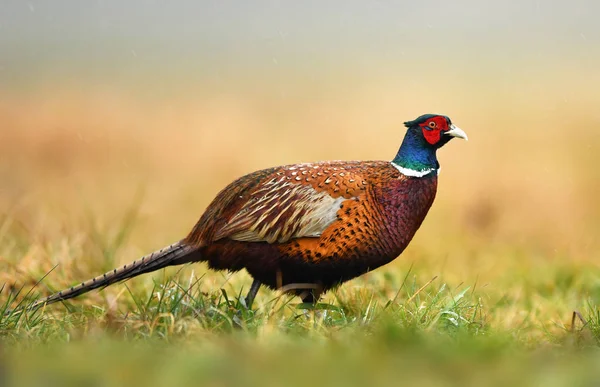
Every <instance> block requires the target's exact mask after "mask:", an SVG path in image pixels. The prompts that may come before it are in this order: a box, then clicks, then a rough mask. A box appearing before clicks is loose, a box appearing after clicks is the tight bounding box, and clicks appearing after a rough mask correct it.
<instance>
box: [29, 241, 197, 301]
mask: <svg viewBox="0 0 600 387" xmlns="http://www.w3.org/2000/svg"><path fill="white" fill-rule="evenodd" d="M196 254H197V249H196V248H195V247H193V246H190V245H188V244H186V243H185V242H183V241H179V242H176V243H173V244H172V245H170V246H167V247H164V248H162V249H160V250H158V251H155V252H153V253H152V254H149V255H146V256H143V257H142V258H140V259H138V260H135V261H133V262H131V263H128V264H126V265H124V266H122V267H120V268H116V269H114V270H111V271H109V272H107V273H104V274H102V275H100V276H98V277H94V278H92V279H90V280H87V281H85V282H82V283H81V284H79V285H75V286H72V287H70V288H68V289H64V290H61V291H60V292H58V293H54V294H52V295H51V296H48V297H46V298H43V299H41V300H38V301H36V302H34V303H33V304H31V305H29V306H28V307H27V308H26V309H28V310H31V309H35V308H37V307H40V306H42V305H48V304H53V303H55V302H58V301H64V300H68V299H69V298H73V297H77V296H79V295H81V294H84V293H87V292H89V291H91V290H94V289H98V288H103V287H106V286H108V285H111V284H113V283H115V282H119V281H124V280H127V279H130V278H133V277H136V276H138V275H140V274H144V273H149V272H152V271H155V270H159V269H162V268H164V267H167V266H171V265H177V264H181V263H186V262H193V261H195V260H196V259H194V258H196V257H194V255H196Z"/></svg>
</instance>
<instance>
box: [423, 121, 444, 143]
mask: <svg viewBox="0 0 600 387" xmlns="http://www.w3.org/2000/svg"><path fill="white" fill-rule="evenodd" d="M421 130H422V131H423V137H425V140H426V141H427V142H428V143H430V144H431V145H434V144H436V143H437V142H438V141H440V138H441V134H442V131H447V130H448V123H447V122H446V119H445V118H444V117H441V116H437V117H433V118H431V119H429V120H427V121H426V122H425V123H424V124H423V125H421Z"/></svg>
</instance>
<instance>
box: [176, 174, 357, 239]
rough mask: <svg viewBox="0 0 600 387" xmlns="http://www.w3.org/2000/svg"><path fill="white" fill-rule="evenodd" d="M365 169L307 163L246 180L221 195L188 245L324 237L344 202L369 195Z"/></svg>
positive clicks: (239, 180) (244, 178)
mask: <svg viewBox="0 0 600 387" xmlns="http://www.w3.org/2000/svg"><path fill="white" fill-rule="evenodd" d="M364 168H365V163H358V162H357V163H348V162H343V163H342V162H324V163H315V164H310V163H307V164H297V165H289V166H283V167H278V168H274V169H270V170H264V171H258V172H255V173H253V174H249V175H246V176H244V177H241V178H240V179H238V180H236V181H235V182H233V183H232V184H230V186H229V187H227V188H225V189H224V190H223V191H222V192H221V193H220V194H219V195H217V197H216V198H215V200H214V201H213V203H211V204H210V205H209V208H208V209H207V211H206V214H210V215H208V216H207V217H204V216H203V219H201V220H200V221H199V223H198V224H197V225H196V227H195V229H194V231H192V233H191V234H190V236H188V240H189V241H192V242H194V241H195V242H196V244H200V245H202V244H204V243H207V242H212V241H217V240H220V239H223V238H228V239H232V240H237V241H244V242H268V243H284V242H286V241H289V240H290V239H293V238H302V237H319V236H320V235H321V234H322V233H323V232H324V231H325V230H326V229H327V227H329V225H331V224H332V223H333V222H334V221H335V220H336V219H337V217H338V215H337V212H338V211H339V209H340V207H341V205H342V203H343V202H344V201H346V200H351V199H355V198H356V197H357V196H358V195H360V194H362V193H363V192H364V190H365V188H366V185H367V184H368V183H367V181H366V180H365V179H363V176H362V175H363V174H362V173H361V172H362V169H364ZM232 192H235V194H232ZM206 214H205V215H206ZM207 237H209V238H210V239H208V238H207Z"/></svg>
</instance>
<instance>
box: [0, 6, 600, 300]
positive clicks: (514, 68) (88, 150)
mask: <svg viewBox="0 0 600 387" xmlns="http://www.w3.org/2000/svg"><path fill="white" fill-rule="evenodd" d="M599 12H600V3H598V2H594V1H591V0H589V1H585V0H573V1H569V2H559V1H544V0H526V1H494V2H481V1H476V0H464V1H458V2H447V1H441V0H440V1H418V2H417V1H413V2H393V1H369V2H363V1H343V2H342V1H331V2H322V1H303V2H282V1H263V2H237V1H191V0H190V1H176V2H164V1H141V0H135V1H128V2H118V1H100V0H98V1H86V2H81V1H75V0H56V1H52V2H48V1H16V0H4V1H2V2H1V3H0V217H1V218H0V219H1V220H2V222H0V227H1V228H0V243H1V244H2V245H3V247H2V250H1V252H0V255H2V257H1V258H2V262H3V263H2V265H3V266H4V268H3V270H2V276H4V277H5V278H1V279H2V280H6V277H8V278H10V280H20V281H21V280H23V279H24V278H28V276H31V273H44V272H46V271H47V270H49V269H50V268H52V267H53V266H54V265H55V264H57V263H61V264H62V266H60V267H59V269H57V272H56V273H54V274H52V275H51V276H50V277H49V278H48V279H47V280H46V281H48V282H49V283H52V284H53V286H54V287H55V288H56V287H61V285H66V284H68V283H72V281H74V280H77V279H79V280H81V279H83V278H76V277H77V275H78V274H79V275H82V276H84V277H87V275H88V274H96V273H97V271H98V270H101V269H110V266H111V264H112V263H115V262H109V263H103V262H104V261H102V260H101V258H103V257H104V258H106V257H107V256H108V254H107V252H106V251H107V247H106V246H108V245H109V244H110V243H109V242H110V241H113V242H114V240H116V239H118V238H119V235H121V234H120V232H121V230H122V229H123V227H124V226H123V224H124V223H123V222H125V221H124V219H125V220H127V219H129V218H127V216H128V215H127V214H131V213H134V215H132V216H133V218H135V221H132V224H133V225H132V226H131V227H130V232H129V233H128V235H127V243H124V244H122V247H121V248H120V249H119V251H118V252H117V253H116V254H115V256H114V261H118V262H127V261H130V260H132V259H134V258H136V257H137V256H138V255H141V254H144V253H148V252H150V251H152V250H154V249H157V248H160V247H162V246H163V245H165V244H167V243H170V242H172V241H174V240H177V239H179V238H181V237H183V236H184V235H185V234H186V233H187V232H188V230H189V229H190V228H191V227H192V226H193V224H194V223H195V221H196V220H197V219H198V217H199V216H200V215H201V213H202V211H203V210H204V208H205V207H206V206H207V205H208V203H209V202H210V200H212V198H213V197H214V195H215V194H216V193H217V192H218V191H219V190H220V189H221V188H223V187H224V186H225V185H226V184H227V183H229V182H230V181H232V180H233V179H235V178H237V177H239V176H241V175H243V174H246V173H248V172H251V171H254V170H256V169H260V168H266V167H269V166H273V165H280V164H288V163H296V162H303V161H317V160H328V159H347V160H351V159H385V160H391V159H392V158H393V156H394V155H395V152H396V151H397V148H398V146H399V144H400V141H401V139H402V137H403V135H404V127H403V125H402V122H403V121H406V120H410V119H414V118H415V117H417V116H419V115H421V114H423V113H441V114H446V115H448V116H450V117H451V118H452V120H453V122H454V123H455V124H457V125H458V126H460V127H461V128H463V129H464V130H465V131H466V132H467V133H468V135H469V138H470V141H469V142H468V143H467V142H460V141H453V142H452V143H451V144H449V146H447V147H445V148H444V149H442V150H441V151H440V152H439V159H440V162H441V164H442V173H441V176H440V185H439V192H438V198H437V200H436V203H435V204H434V206H433V208H432V210H431V212H430V215H429V216H428V218H427V219H426V221H425V223H424V225H423V227H422V228H421V230H420V232H419V233H417V236H416V238H415V240H414V241H413V243H412V244H411V246H410V247H409V249H408V250H407V251H406V253H405V255H404V256H403V258H402V259H399V260H397V261H395V262H394V263H393V264H392V265H391V266H390V267H389V268H388V269H387V270H394V268H398V269H400V270H405V269H406V268H408V266H409V265H410V264H411V263H413V264H415V265H416V270H417V272H418V271H419V268H420V269H422V271H423V272H426V273H427V274H426V275H427V276H429V277H430V276H433V275H435V274H439V273H443V274H444V275H445V277H446V278H447V279H449V280H450V281H455V283H458V282H461V281H465V282H467V283H473V282H476V281H481V282H482V283H487V284H489V286H492V287H493V286H494V281H496V280H497V279H498V278H499V277H503V278H504V277H512V276H517V278H525V277H527V276H529V275H530V274H532V273H538V274H539V272H536V270H538V269H539V268H540V267H543V266H544V265H546V264H548V263H552V262H554V263H556V262H560V263H561V264H566V265H571V264H577V262H579V263H582V262H583V263H584V264H585V265H589V266H591V267H593V266H594V265H595V263H596V262H597V260H598V258H600V257H599V256H598V248H599V247H600V242H599V241H598V238H597V235H598V232H599V230H600V220H599V218H600V203H599V201H598V198H599V195H598V194H599V193H600V192H599V188H600V168H598V162H599V161H600V109H599V102H600V97H599V88H600V70H599V69H600V27H599V26H598V20H597V15H598V13H599ZM132 209H133V210H132ZM94 238H96V239H94ZM115 238H116V239H115ZM107 241H108V242H107ZM98 257H99V258H98ZM84 258H85V259H84ZM95 258H98V261H97V262H98V263H94V262H96V261H95V260H94V259H95ZM65 265H66V266H67V267H72V268H73V270H74V271H73V273H69V274H68V275H64V276H65V278H63V275H62V274H61V268H62V267H65ZM69 265H70V266H69ZM94 265H96V266H94ZM89 266H91V268H90V267H89ZM105 266H106V267H105ZM197 270H199V271H203V270H204V269H203V268H199V269H197ZM575 274H576V273H575ZM429 277H428V278H429ZM207 278H211V277H207ZM219 278H222V277H219ZM242 278H244V280H243V281H247V279H245V278H246V277H242ZM367 278H368V277H367ZM219 281H220V280H219ZM209 282H210V281H209ZM221 282H222V281H221ZM348 286H352V285H351V284H350V285H348Z"/></svg>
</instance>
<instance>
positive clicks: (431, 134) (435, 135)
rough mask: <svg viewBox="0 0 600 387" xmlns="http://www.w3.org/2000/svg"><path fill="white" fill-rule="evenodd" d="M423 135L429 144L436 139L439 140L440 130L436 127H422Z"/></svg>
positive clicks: (435, 141) (434, 142)
mask: <svg viewBox="0 0 600 387" xmlns="http://www.w3.org/2000/svg"><path fill="white" fill-rule="evenodd" d="M423 137H425V140H427V142H428V143H430V144H431V145H433V144H436V143H437V142H438V141H440V137H441V134H440V130H439V129H438V128H436V129H427V128H423Z"/></svg>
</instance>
